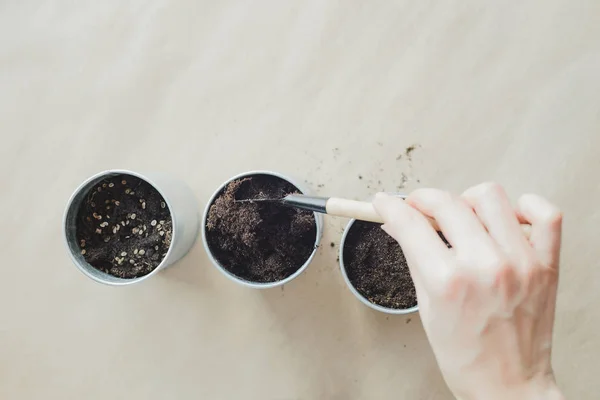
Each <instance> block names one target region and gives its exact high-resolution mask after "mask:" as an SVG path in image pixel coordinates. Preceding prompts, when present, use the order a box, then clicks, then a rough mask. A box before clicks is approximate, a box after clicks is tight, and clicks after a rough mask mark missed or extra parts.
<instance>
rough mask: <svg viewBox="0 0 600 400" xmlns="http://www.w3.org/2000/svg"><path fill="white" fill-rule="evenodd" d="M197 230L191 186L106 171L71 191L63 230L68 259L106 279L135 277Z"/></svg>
mask: <svg viewBox="0 0 600 400" xmlns="http://www.w3.org/2000/svg"><path fill="white" fill-rule="evenodd" d="M197 233H198V212H197V209H196V200H195V198H194V196H193V193H192V192H191V190H190V189H189V188H188V187H187V186H186V185H185V184H183V183H181V182H179V181H177V180H175V179H172V178H170V177H168V176H165V175H162V174H145V175H142V174H139V173H136V172H133V171H127V170H109V171H105V172H102V173H99V174H97V175H94V176H92V177H91V178H89V179H88V180H86V181H85V182H84V183H83V184H81V185H80V186H79V188H77V190H76V191H75V192H74V194H73V195H72V196H71V199H70V200H69V203H68V205H67V209H66V212H65V217H64V235H65V240H66V243H67V248H68V250H69V254H70V256H71V259H72V260H73V262H74V263H75V265H76V266H77V267H78V268H79V269H80V270H81V271H82V272H83V273H84V274H85V275H87V276H88V277H90V278H92V279H94V280H96V281H98V282H101V283H106V284H111V285H126V284H131V283H135V282H140V281H142V280H144V279H147V278H149V277H150V276H152V275H154V274H155V273H157V272H158V271H159V270H161V269H163V268H165V267H167V266H169V265H170V264H173V263H174V262H176V261H177V260H179V259H180V258H181V257H183V256H184V255H185V254H186V253H187V252H188V250H189V249H190V248H191V247H192V245H193V244H194V242H195V240H196V237H197Z"/></svg>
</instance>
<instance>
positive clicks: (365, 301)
mask: <svg viewBox="0 0 600 400" xmlns="http://www.w3.org/2000/svg"><path fill="white" fill-rule="evenodd" d="M396 196H398V197H402V198H406V196H405V195H399V194H396ZM355 221H356V219H351V220H350V221H349V222H348V224H347V225H346V228H345V229H344V233H343V235H342V240H341V242H340V249H339V259H340V261H339V264H340V270H341V271H342V276H343V277H344V281H345V282H346V286H348V288H349V289H350V291H351V292H352V294H354V296H355V297H356V298H357V299H358V300H360V301H361V302H362V303H363V304H364V305H366V306H368V307H370V308H372V309H374V310H377V311H380V312H382V313H386V314H395V315H406V314H413V313H415V312H417V311H419V305H418V304H417V305H416V306H414V307H411V308H402V309H397V308H388V307H383V306H380V305H378V304H375V303H372V302H370V301H369V300H368V299H367V298H366V297H364V296H363V295H362V294H360V292H359V291H358V290H356V288H355V287H354V285H353V284H352V282H351V281H350V278H348V274H347V273H346V265H345V264H344V247H345V245H346V238H347V237H348V232H350V229H351V228H352V225H354V222H355Z"/></svg>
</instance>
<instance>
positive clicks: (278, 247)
mask: <svg viewBox="0 0 600 400" xmlns="http://www.w3.org/2000/svg"><path fill="white" fill-rule="evenodd" d="M290 193H299V190H298V188H296V187H295V186H294V185H292V184H290V183H289V182H287V181H285V180H283V179H281V178H277V177H274V176H271V175H254V176H252V177H248V178H243V179H238V180H236V181H233V182H231V183H230V184H229V185H227V187H226V188H225V189H224V190H223V191H222V192H221V194H219V196H217V198H216V200H215V201H214V203H213V204H212V206H211V207H210V210H209V213H208V219H207V223H206V239H207V241H208V245H209V247H210V249H211V251H212V253H213V255H214V256H215V258H216V259H217V260H218V261H219V263H220V264H221V265H222V266H223V267H224V268H225V269H227V270H228V271H229V272H231V273H232V274H234V275H235V276H237V277H239V278H242V279H245V280H247V281H251V282H261V283H266V282H276V281H279V280H282V279H285V278H287V277H288V276H290V275H292V274H293V273H294V272H296V271H297V270H298V269H300V267H302V265H303V264H304V263H305V262H306V260H308V258H309V257H310V255H311V253H312V252H313V250H314V247H315V237H316V234H317V227H316V221H315V217H314V214H313V213H312V212H310V211H303V210H297V209H294V208H289V207H284V206H281V205H278V204H273V203H260V202H257V203H236V202H235V200H244V199H267V198H268V199H278V198H282V197H284V196H286V195H288V194H290Z"/></svg>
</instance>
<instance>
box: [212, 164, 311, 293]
mask: <svg viewBox="0 0 600 400" xmlns="http://www.w3.org/2000/svg"><path fill="white" fill-rule="evenodd" d="M252 175H270V176H274V177H277V178H280V179H283V180H285V181H287V182H288V183H290V184H292V185H294V186H295V187H296V188H298V189H299V190H300V192H302V193H303V194H309V193H310V190H308V188H306V187H305V186H304V185H302V184H299V183H298V182H297V181H295V180H294V179H292V178H290V177H289V176H287V175H283V174H280V173H279V172H275V171H269V170H251V171H247V172H242V173H240V174H237V175H234V176H233V177H231V178H229V179H227V180H226V181H225V182H223V183H222V184H221V185H219V187H218V188H217V189H216V190H215V191H214V192H213V194H212V195H211V196H210V199H209V201H208V203H207V204H206V206H205V207H204V212H203V213H202V244H203V245H204V249H205V250H206V254H207V255H208V258H209V259H210V261H211V263H212V264H213V265H214V266H215V267H216V268H217V269H218V270H219V271H220V272H221V273H222V274H223V275H225V276H226V277H227V278H229V279H230V280H232V281H234V282H236V283H238V284H240V285H242V286H246V287H250V288H253V289H269V288H274V287H277V286H282V285H285V284H286V283H289V282H290V281H292V280H293V279H295V278H296V277H298V276H299V275H300V274H302V273H303V272H304V270H306V268H308V265H309V264H310V263H311V262H312V260H313V259H314V257H315V256H316V254H317V250H318V248H319V245H320V243H321V237H322V235H323V226H322V225H323V216H322V215H320V214H319V213H316V212H315V213H314V216H315V223H316V228H317V231H316V234H315V244H314V248H313V251H312V253H311V254H310V256H309V257H308V259H307V260H306V261H305V262H304V264H302V266H301V267H300V268H298V270H297V271H296V272H294V273H293V274H292V275H290V276H288V277H286V278H284V279H281V280H279V281H275V282H252V281H248V280H245V279H243V278H240V277H238V276H236V275H234V274H233V273H231V272H229V271H228V270H227V269H225V267H223V266H222V265H221V263H220V262H219V261H218V260H217V259H216V257H215V256H214V255H213V253H212V250H211V249H210V247H209V245H208V239H207V237H206V236H207V235H206V221H207V219H208V212H209V211H210V207H211V206H212V204H213V203H214V201H215V199H216V197H217V196H218V195H219V194H220V193H221V191H222V190H223V189H224V188H225V187H226V186H227V185H228V184H229V183H231V182H232V181H235V180H237V179H241V178H245V177H248V176H252Z"/></svg>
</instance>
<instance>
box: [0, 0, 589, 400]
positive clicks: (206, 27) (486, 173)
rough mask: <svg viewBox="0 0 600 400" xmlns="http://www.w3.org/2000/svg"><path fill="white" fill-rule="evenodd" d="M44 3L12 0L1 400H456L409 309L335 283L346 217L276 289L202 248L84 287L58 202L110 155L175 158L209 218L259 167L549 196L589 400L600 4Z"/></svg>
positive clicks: (360, 183) (160, 166)
mask: <svg viewBox="0 0 600 400" xmlns="http://www.w3.org/2000/svg"><path fill="white" fill-rule="evenodd" d="M37 3H42V2H35V1H3V2H0V132H1V135H2V141H1V144H0V148H1V150H0V152H1V153H0V155H1V157H0V166H1V168H0V184H1V185H2V190H1V193H2V194H1V197H0V210H1V211H0V221H2V225H1V226H2V229H1V232H2V234H1V235H0V237H1V244H0V247H1V248H2V255H3V258H4V259H3V263H2V278H1V279H0V398H2V399H42V398H62V399H71V398H74V399H107V398H110V399H129V400H136V399H282V400H291V399H451V398H452V397H451V395H450V393H449V392H448V390H447V389H446V387H445V385H444V383H443V379H442V378H441V376H440V374H439V372H438V371H437V367H436V364H435V360H434V357H433V354H432V352H431V350H430V348H429V345H428V343H427V339H426V337H425V334H424V332H423V330H422V327H421V324H420V321H419V317H418V315H413V316H411V317H410V318H406V317H395V316H389V317H388V316H386V315H384V314H380V313H377V312H375V311H372V310H370V309H368V308H367V307H365V306H363V305H362V304H361V303H360V302H359V301H358V300H357V299H356V298H354V297H353V295H352V294H351V293H350V291H349V290H348V289H347V288H346V287H345V285H344V282H343V280H342V277H341V275H340V272H339V268H338V265H337V263H336V255H337V254H336V252H337V250H338V247H337V244H338V243H339V240H340V236H341V231H342V230H343V227H344V225H345V223H346V221H344V220H337V219H332V218H326V222H325V234H324V237H323V244H324V245H323V246H322V247H321V248H320V249H319V254H318V256H317V257H316V259H315V260H314V262H313V263H312V264H311V265H310V267H309V268H308V270H307V271H306V273H304V274H303V275H301V276H300V277H299V278H298V279H296V280H295V281H294V282H292V283H291V284H289V285H286V286H285V288H284V289H276V290H269V291H255V290H250V289H246V288H242V287H239V286H237V285H235V284H234V283H232V282H230V281H229V280H227V279H226V278H225V277H224V276H222V275H221V274H220V273H219V272H218V271H217V270H216V269H215V268H214V267H213V266H212V265H211V264H210V263H209V262H208V259H207V256H206V254H205V252H204V249H203V247H202V244H201V241H198V242H197V244H196V246H195V247H194V248H193V250H192V251H191V253H190V254H189V255H188V256H187V258H185V259H184V260H183V261H182V262H180V263H179V264H178V265H177V266H176V267H173V268H172V269H170V270H168V271H166V272H163V273H161V274H159V275H157V276H156V277H153V278H152V279H150V280H148V281H146V282H144V283H142V284H139V285H134V286H132V287H126V288H113V287H108V286H104V285H100V284H97V283H95V282H92V281H91V280H89V279H87V278H86V277H85V276H84V275H83V274H81V273H80V272H78V271H77V269H76V268H75V267H74V266H73V265H72V264H71V262H70V260H69V259H68V256H67V253H66V250H65V248H64V246H63V243H62V236H61V218H62V212H63V209H64V206H65V204H66V201H67V199H68V197H69V196H70V194H71V192H72V191H73V189H74V188H75V187H76V186H77V185H78V184H79V183H80V182H81V181H83V180H84V179H85V178H87V177H88V176H90V175H91V174H93V173H96V172H98V171H100V170H103V169H108V168H129V169H135V170H138V171H147V170H161V171H166V172H169V173H172V174H173V175H175V176H178V177H180V178H181V179H183V180H185V181H187V182H188V183H189V185H190V186H191V187H192V188H193V190H194V192H195V194H196V195H197V197H198V207H199V209H200V208H203V207H204V206H205V204H206V201H207V199H208V197H209V196H210V194H211V193H212V191H213V190H214V189H215V188H216V187H217V186H218V185H219V184H220V183H221V182H223V181H224V180H226V179H227V178H228V177H230V176H231V175H234V174H236V173H239V172H243V171H246V170H251V169H271V170H276V171H279V172H282V173H286V174H289V175H292V176H294V177H296V178H298V179H299V180H306V181H307V182H308V185H309V186H310V187H312V188H313V189H314V191H315V192H316V193H319V194H322V195H337V196H347V197H350V198H356V199H363V198H367V197H368V196H369V195H371V194H372V193H374V192H376V191H378V190H388V191H389V190H397V186H398V185H399V184H400V182H401V181H402V174H405V175H406V177H407V179H408V181H407V182H406V188H402V189H401V190H406V191H408V190H411V189H414V188H417V187H422V186H434V187H441V188H446V189H449V190H453V191H457V192H458V191H462V190H464V189H466V188H467V187H468V186H470V185H472V184H475V183H479V182H481V181H484V180H496V181H499V182H501V183H503V184H504V185H505V186H506V188H507V190H508V192H509V193H510V195H511V197H512V198H513V199H516V198H517V197H518V196H519V195H520V194H522V193H524V192H530V191H531V192H537V193H540V194H543V195H545V196H548V197H549V198H551V199H552V200H553V201H555V202H556V203H558V204H560V206H561V207H562V208H563V209H564V211H565V214H566V221H565V224H566V226H565V240H564V247H563V248H564V252H563V262H562V276H561V283H560V294H559V301H558V315H557V324H556V335H555V337H556V340H555V351H554V365H555V369H556V373H557V376H558V380H559V382H560V384H561V386H562V387H563V388H564V390H565V391H566V393H567V395H568V396H569V398H571V399H597V398H598V393H599V392H600V381H599V380H598V379H597V377H596V373H595V372H594V371H596V370H597V365H598V355H599V354H600V341H599V339H598V333H597V332H598V329H599V328H600V313H599V312H598V307H599V306H600V291H599V290H598V284H599V283H598V282H599V281H600V269H599V268H598V267H599V263H598V256H599V253H600V252H599V250H598V240H599V235H598V225H599V224H600V211H599V206H598V204H599V202H600V186H599V185H598V173H599V172H600V157H599V155H598V151H599V149H600V132H599V130H600V79H599V74H600V40H599V39H600V2H598V1H597V0H589V1H577V0H575V1H567V0H543V1H542V0H538V1H521V2H502V1H483V2H482V1H475V0H473V1H448V2H445V1H438V2H434V1H370V2H369V1H344V2H343V1H333V0H322V1H275V0H273V1H254V2H251V1H183V0H181V1H175V0H172V1H167V0H163V1H112V0H109V1H94V2H92V1H89V2H85V1H82V2H67V1H54V2H43V4H42V5H39V4H37ZM410 145H418V148H417V149H416V150H415V152H414V153H413V157H412V161H409V160H408V159H407V158H406V157H402V158H401V159H399V160H397V156H398V155H399V154H401V153H402V152H403V151H404V150H405V149H406V148H407V147H408V146H410ZM359 175H361V176H362V177H363V179H359V178H358V176H359ZM319 185H323V186H322V187H319ZM331 242H334V243H336V247H335V248H334V249H332V248H331V247H330V243H331Z"/></svg>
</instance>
